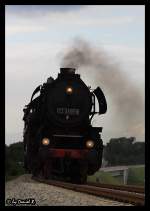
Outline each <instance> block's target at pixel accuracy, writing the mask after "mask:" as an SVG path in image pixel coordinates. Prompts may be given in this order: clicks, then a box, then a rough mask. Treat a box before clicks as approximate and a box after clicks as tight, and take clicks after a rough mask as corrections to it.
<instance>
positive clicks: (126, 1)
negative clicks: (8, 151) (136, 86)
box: [0, 0, 150, 207]
mask: <svg viewBox="0 0 150 211" xmlns="http://www.w3.org/2000/svg"><path fill="white" fill-rule="evenodd" d="M50 3H51V4H50V5H57V4H58V5H65V4H66V5H76V4H77V5H91V3H92V5H143V6H145V194H146V196H145V206H148V205H149V199H150V181H149V179H150V170H149V166H150V158H149V156H148V152H149V142H150V132H149V131H150V127H149V125H150V120H149V116H148V111H149V108H150V97H149V96H148V95H149V91H150V81H149V79H150V76H149V70H150V62H149V61H148V49H149V39H150V27H149V20H150V2H149V0H99V1H93V2H92V1H90V0H86V1H84V0H80V2H77V1H74V0H72V1H71V2H69V1H68V2H67V1H65V0H62V1H61V0H55V1H51V2H50ZM41 4H42V5H49V3H48V2H47V1H45V0H43V1H41V0H31V1H28V0H26V1H23V0H22V1H20V0H2V2H1V4H0V26H1V29H0V36H1V37H0V50H1V62H0V65H1V70H2V71H1V75H0V76H1V77H0V78H1V83H0V90H1V100H2V101H3V103H1V109H0V111H1V120H2V121H3V122H2V126H1V127H0V129H1V133H0V135H1V138H0V161H1V168H0V207H5V141H4V140H5V6H7V5H41Z"/></svg>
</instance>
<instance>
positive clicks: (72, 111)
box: [57, 108, 80, 116]
mask: <svg viewBox="0 0 150 211" xmlns="http://www.w3.org/2000/svg"><path fill="white" fill-rule="evenodd" d="M79 113H80V112H79V109H77V108H57V114H65V115H66V114H68V115H72V116H78V115H79Z"/></svg>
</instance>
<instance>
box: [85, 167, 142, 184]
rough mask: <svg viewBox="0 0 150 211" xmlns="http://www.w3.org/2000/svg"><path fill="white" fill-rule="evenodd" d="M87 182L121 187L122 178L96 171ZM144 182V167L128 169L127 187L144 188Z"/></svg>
mask: <svg viewBox="0 0 150 211" xmlns="http://www.w3.org/2000/svg"><path fill="white" fill-rule="evenodd" d="M88 181H89V182H100V183H107V184H114V185H123V178H122V177H113V176H112V175H111V173H108V172H102V171H98V172H96V173H95V174H94V175H92V176H88ZM144 181H145V167H131V168H129V174H128V181H127V185H141V186H144Z"/></svg>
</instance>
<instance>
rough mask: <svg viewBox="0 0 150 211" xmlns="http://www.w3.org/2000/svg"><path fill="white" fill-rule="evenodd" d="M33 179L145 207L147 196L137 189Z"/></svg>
mask: <svg viewBox="0 0 150 211" xmlns="http://www.w3.org/2000/svg"><path fill="white" fill-rule="evenodd" d="M32 179H34V180H36V181H38V182H41V183H45V184H48V185H54V186H58V187H62V188H66V189H70V190H74V191H78V192H82V193H87V194H92V195H95V196H99V197H105V198H109V199H113V200H116V201H122V202H127V203H131V204H134V205H136V206H137V205H141V206H144V199H145V194H144V193H141V192H140V193H139V191H136V189H135V191H134V192H133V190H132V191H131V187H129V189H128V187H127V186H126V187H125V186H118V188H117V186H115V185H106V184H105V187H104V185H103V184H102V186H101V184H96V183H92V182H90V183H87V184H84V185H80V184H72V183H67V182H61V181H56V180H45V179H39V178H37V177H32ZM106 186H107V187H106ZM121 187H122V189H121ZM123 187H125V189H124V190H123ZM135 188H136V187H135Z"/></svg>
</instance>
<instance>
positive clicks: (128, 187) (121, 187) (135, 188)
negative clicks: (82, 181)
mask: <svg viewBox="0 0 150 211" xmlns="http://www.w3.org/2000/svg"><path fill="white" fill-rule="evenodd" d="M87 185H91V186H96V187H101V188H110V189H117V190H126V191H129V192H135V193H144V192H145V189H144V187H141V186H135V185H113V184H103V183H97V182H88V183H87Z"/></svg>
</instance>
